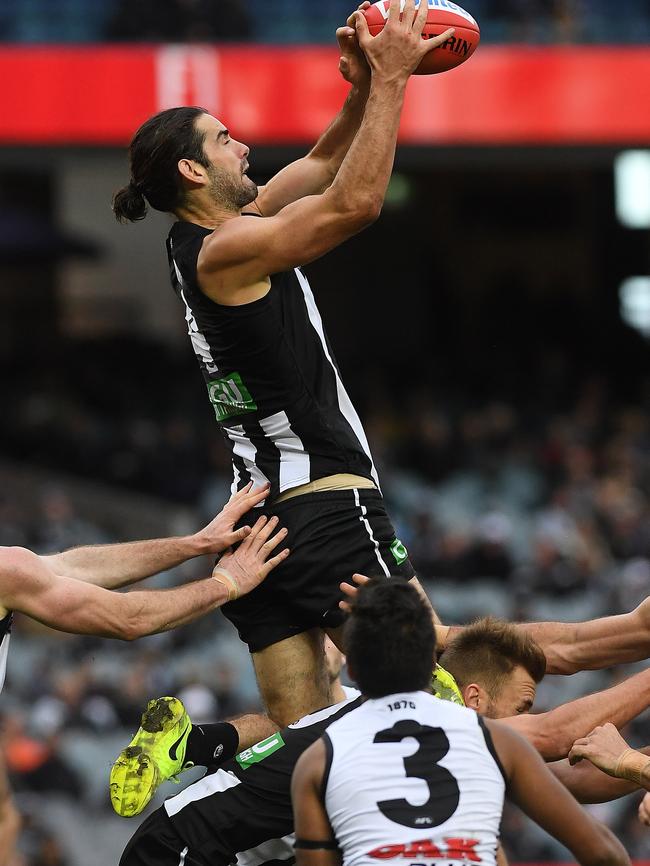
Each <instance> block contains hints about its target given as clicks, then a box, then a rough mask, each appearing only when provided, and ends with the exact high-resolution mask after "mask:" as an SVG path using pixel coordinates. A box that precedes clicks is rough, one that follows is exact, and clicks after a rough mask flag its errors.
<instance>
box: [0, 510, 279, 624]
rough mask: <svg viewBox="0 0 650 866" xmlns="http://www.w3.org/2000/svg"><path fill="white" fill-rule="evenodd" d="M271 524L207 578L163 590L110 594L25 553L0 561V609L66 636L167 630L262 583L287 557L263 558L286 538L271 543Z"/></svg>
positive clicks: (8, 553) (7, 554)
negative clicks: (55, 570)
mask: <svg viewBox="0 0 650 866" xmlns="http://www.w3.org/2000/svg"><path fill="white" fill-rule="evenodd" d="M276 527H277V518H275V517H274V518H271V520H268V521H267V519H266V518H265V517H260V519H259V520H258V521H257V523H256V524H255V526H254V527H253V529H252V531H251V533H250V535H249V536H248V537H247V538H246V539H245V540H244V541H243V542H242V543H241V544H240V545H239V547H238V548H237V550H235V551H232V552H227V553H226V554H224V555H223V556H222V557H221V559H220V560H219V564H218V565H217V566H216V568H215V570H214V573H213V576H212V577H209V578H207V579H205V580H197V581H194V582H193V583H188V584H185V585H184V586H179V587H175V588H174V589H166V590H144V591H143V590H134V591H132V592H125V593H120V592H110V591H109V590H107V589H103V588H101V587H98V586H93V585H92V584H90V583H84V582H82V581H78V580H72V579H71V578H69V577H61V576H60V575H57V574H55V573H54V572H52V571H51V569H49V568H48V567H47V566H46V565H45V564H44V563H43V560H42V559H41V558H40V557H39V556H37V555H36V554H35V553H32V552H31V551H29V550H25V549H23V548H5V549H4V550H3V551H2V553H1V554H0V604H1V605H2V606H3V607H5V608H6V609H8V610H13V611H17V612H20V613H25V614H27V615H28V616H31V617H32V618H33V619H36V620H38V621H39V622H42V623H43V624H44V625H48V626H50V627H51V628H56V629H58V630H59V631H66V632H70V633H72V634H93V635H97V636H99V637H112V638H119V639H122V640H134V639H136V638H139V637H144V636H145V635H148V634H155V633H157V632H160V631H167V630H168V629H171V628H176V627H177V626H180V625H184V624H185V623H188V622H191V621H192V620H194V619H196V618H197V617H199V616H203V615H204V614H206V613H209V612H210V611H212V610H214V609H215V608H217V607H220V606H221V605H222V604H225V603H226V602H228V601H233V600H234V599H235V598H238V597H239V596H240V595H243V594H244V593H246V592H249V591H250V590H251V589H253V588H254V587H255V586H257V585H258V584H259V583H261V582H262V580H263V579H264V578H265V577H266V575H267V574H268V573H269V572H270V571H271V569H273V568H274V567H275V566H276V565H278V564H279V563H280V562H282V561H283V560H284V559H285V558H286V557H287V555H288V553H289V551H288V550H283V551H282V552H281V553H279V554H277V555H276V556H274V557H272V558H269V557H270V556H271V553H272V552H273V550H274V548H275V547H276V546H277V545H278V544H279V542H280V541H283V540H284V538H285V537H286V530H284V529H281V530H280V531H279V532H277V533H276V534H275V535H274V536H272V537H270V536H271V533H272V532H273V530H274V529H275V528H276Z"/></svg>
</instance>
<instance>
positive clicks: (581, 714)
mask: <svg viewBox="0 0 650 866" xmlns="http://www.w3.org/2000/svg"><path fill="white" fill-rule="evenodd" d="M649 705H650V668H649V669H648V670H645V671H642V672H641V673H639V674H635V675H634V676H633V677H629V679H627V680H624V681H623V682H621V683H618V684H617V685H615V686H613V687H612V688H611V689H606V690H605V691H602V692H596V694H593V695H585V697H583V698H578V700H575V701H571V702H570V703H567V704H563V705H562V706H560V707H557V708H556V709H554V710H551V711H550V712H548V713H543V714H541V715H539V716H531V717H530V723H531V724H533V725H535V728H536V730H535V731H534V735H533V741H534V745H535V746H536V747H537V749H538V751H539V752H540V753H541V754H542V757H544V758H545V759H546V760H547V761H554V760H560V759H562V758H565V757H566V756H567V755H568V753H569V751H570V749H571V747H572V746H573V743H574V742H575V741H576V740H577V739H579V738H580V737H585V736H587V735H588V734H589V732H590V731H593V729H594V728H596V727H597V726H598V725H603V724H604V723H605V722H612V724H614V725H615V726H616V727H617V728H621V727H622V726H623V725H626V724H627V723H628V722H629V721H630V720H631V719H633V718H635V717H636V716H638V715H639V713H641V712H643V711H644V710H645V709H646V708H647V707H648V706H649ZM522 733H524V731H522ZM529 739H530V738H529Z"/></svg>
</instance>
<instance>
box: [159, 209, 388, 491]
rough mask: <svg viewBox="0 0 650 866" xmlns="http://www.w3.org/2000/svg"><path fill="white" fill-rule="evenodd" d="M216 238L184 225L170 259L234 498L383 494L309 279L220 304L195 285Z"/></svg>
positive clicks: (295, 276) (170, 245) (295, 274)
mask: <svg viewBox="0 0 650 866" xmlns="http://www.w3.org/2000/svg"><path fill="white" fill-rule="evenodd" d="M251 218H253V215H251ZM211 231H212V230H211V229H207V228H204V227H202V226H198V225H195V224H193V223H187V222H177V223H175V224H174V225H173V226H172V228H171V231H170V233H169V237H168V239H167V252H168V256H169V264H170V273H171V280H172V285H173V287H174V290H175V292H176V294H177V295H178V296H179V298H180V299H181V301H182V303H183V305H184V307H185V319H186V321H187V326H188V333H189V337H190V340H191V341H192V346H193V349H194V353H195V355H196V357H197V359H198V361H199V365H200V367H201V371H202V373H203V377H204V379H205V383H206V386H207V389H208V396H209V399H210V402H211V403H212V406H213V408H214V412H215V416H216V419H217V421H218V423H219V425H220V427H221V429H222V432H223V434H224V436H225V439H226V443H227V445H228V448H229V450H230V453H231V456H232V462H233V467H234V481H233V490H235V489H241V488H242V487H243V486H244V485H245V484H246V483H248V481H250V480H253V481H255V482H256V483H257V484H261V483H264V482H266V481H267V480H268V481H269V482H270V483H271V493H270V497H271V499H273V498H275V497H276V496H278V495H279V494H280V493H283V492H285V491H287V490H290V489H292V488H294V487H298V486H300V485H301V484H306V483H307V482H310V481H315V480H316V479H318V478H324V477H326V476H328V475H336V474H338V473H350V474H354V475H360V476H362V477H364V478H369V479H372V480H373V481H374V482H375V483H376V484H377V485H378V479H377V474H376V471H375V467H374V465H373V462H372V457H371V454H370V449H369V447H368V441H367V439H366V435H365V433H364V430H363V427H362V425H361V421H360V420H359V416H358V415H357V413H356V411H355V409H354V406H353V405H352V402H351V401H350V398H349V396H348V394H347V392H346V390H345V388H344V386H343V383H342V381H341V377H340V375H339V371H338V368H337V366H336V361H335V360H334V356H333V353H332V350H331V347H330V345H329V342H328V339H327V336H326V335H325V331H324V329H323V323H322V320H321V317H320V314H319V312H318V308H317V307H316V303H315V301H314V296H313V294H312V291H311V288H310V286H309V283H308V281H307V279H306V277H305V276H304V274H303V273H302V272H301V271H300V269H298V268H296V269H295V270H291V271H285V272H283V273H279V274H273V275H271V278H270V279H271V288H270V291H269V292H268V294H266V295H265V296H264V297H263V298H260V299H259V300H257V301H253V302H252V303H250V304H245V305H242V306H234V307H233V306H224V305H221V304H217V303H215V302H214V301H212V300H210V299H209V298H208V297H207V296H206V295H205V294H203V292H202V291H201V290H200V288H199V286H198V282H197V258H198V255H199V252H200V250H201V245H202V243H203V241H204V239H205V238H206V237H207V235H209V234H210V233H211ZM217 231H218V229H217Z"/></svg>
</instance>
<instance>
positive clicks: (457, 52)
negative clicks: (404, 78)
mask: <svg viewBox="0 0 650 866" xmlns="http://www.w3.org/2000/svg"><path fill="white" fill-rule="evenodd" d="M427 2H428V4H429V11H428V13H427V21H426V24H425V25H424V30H423V31H422V38H423V39H431V38H432V37H433V36H439V35H440V34H441V33H444V31H445V30H447V28H449V27H453V28H454V29H455V31H456V32H455V33H454V35H453V36H450V38H449V39H447V41H446V42H443V44H442V45H440V46H439V47H438V48H434V49H433V51H430V52H429V53H428V54H427V55H426V56H425V57H424V59H423V60H422V63H420V65H419V66H418V68H417V69H416V70H415V73H414V74H415V75H431V74H433V73H434V72H446V71H447V70H448V69H454V67H456V66H460V64H461V63H464V62H465V61H466V60H469V58H470V57H471V56H472V54H473V53H474V52H475V51H476V47H477V46H478V43H479V41H480V39H481V31H480V29H479V26H478V24H477V22H476V21H475V20H474V18H472V16H471V15H470V14H469V12H466V11H465V10H464V9H462V8H461V7H460V6H458V4H457V3H452V2H451V0H427ZM415 5H416V6H419V5H420V3H419V0H416V3H415ZM389 6H390V0H379V2H378V3H374V4H373V5H372V6H370V7H369V8H368V9H364V11H363V14H364V15H365V16H366V20H367V21H368V30H370V33H371V34H372V36H376V35H377V34H378V33H380V32H381V31H382V30H383V29H384V25H385V24H386V20H387V19H388V7H389ZM401 8H402V9H404V0H401Z"/></svg>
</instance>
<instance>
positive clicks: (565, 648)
mask: <svg viewBox="0 0 650 866" xmlns="http://www.w3.org/2000/svg"><path fill="white" fill-rule="evenodd" d="M518 628H520V629H522V630H524V631H526V632H527V633H528V634H530V635H531V637H533V638H534V639H535V640H536V641H537V643H538V644H539V645H540V646H541V648H542V649H543V650H544V653H545V654H546V659H547V668H546V670H547V673H552V674H573V673H576V672H577V671H581V670H599V669H601V668H605V667H612V666H613V665H617V664H626V663H630V662H635V661H641V660H643V659H646V658H648V657H649V656H650V600H649V599H646V600H645V601H643V602H642V603H641V604H640V605H639V606H638V607H637V608H636V609H635V610H633V611H630V613H626V614H621V615H619V616H608V617H602V618H601V619H595V620H589V621H587V622H578V623H562V622H535V623H519V624H518Z"/></svg>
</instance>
